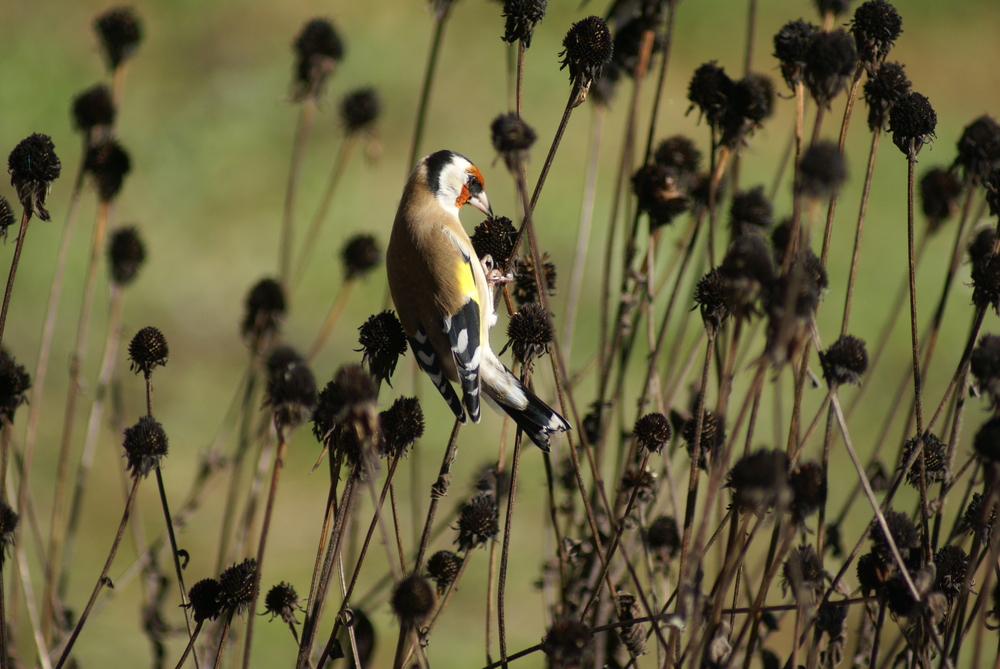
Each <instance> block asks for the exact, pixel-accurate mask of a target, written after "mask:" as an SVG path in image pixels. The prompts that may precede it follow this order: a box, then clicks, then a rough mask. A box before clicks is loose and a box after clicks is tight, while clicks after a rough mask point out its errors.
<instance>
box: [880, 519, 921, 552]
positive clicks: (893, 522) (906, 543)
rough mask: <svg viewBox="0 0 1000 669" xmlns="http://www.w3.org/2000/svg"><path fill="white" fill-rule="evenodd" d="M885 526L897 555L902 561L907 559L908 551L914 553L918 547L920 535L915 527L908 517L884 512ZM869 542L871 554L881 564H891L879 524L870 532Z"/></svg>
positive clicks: (889, 550) (888, 549)
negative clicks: (894, 544)
mask: <svg viewBox="0 0 1000 669" xmlns="http://www.w3.org/2000/svg"><path fill="white" fill-rule="evenodd" d="M885 524H886V525H887V526H888V528H889V534H891V535H892V538H893V541H895V542H896V547H897V548H898V549H899V554H900V555H901V556H902V558H903V560H906V559H908V558H909V557H910V551H915V550H917V549H918V548H919V547H920V533H919V532H917V526H916V525H914V524H913V521H912V520H910V517H909V516H908V515H906V514H905V513H902V512H900V511H886V512H885ZM871 542H872V553H873V554H874V555H875V556H876V557H877V558H879V559H880V560H882V561H883V562H885V563H891V562H892V560H893V556H892V550H891V549H890V548H889V542H888V540H887V539H886V537H885V532H883V531H882V525H881V523H879V524H876V525H875V528H874V529H873V530H872V533H871Z"/></svg>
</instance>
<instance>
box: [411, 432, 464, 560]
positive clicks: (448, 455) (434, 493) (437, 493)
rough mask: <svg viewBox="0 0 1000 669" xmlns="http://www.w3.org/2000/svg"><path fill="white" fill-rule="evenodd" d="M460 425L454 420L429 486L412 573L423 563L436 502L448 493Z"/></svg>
mask: <svg viewBox="0 0 1000 669" xmlns="http://www.w3.org/2000/svg"><path fill="white" fill-rule="evenodd" d="M461 427H462V423H461V421H459V420H456V421H455V425H454V427H452V429H451V437H449V438H448V446H447V447H446V448H445V450H444V458H442V460H441V469H440V470H439V472H438V478H437V481H435V483H434V485H433V486H431V503H430V506H428V507H427V520H426V521H424V531H423V533H422V534H421V535H420V544H419V545H418V547H417V557H416V558H415V559H414V560H413V571H414V573H417V572H419V571H420V567H422V566H423V564H424V555H426V553H427V545H428V544H429V543H430V537H431V528H432V527H433V526H434V516H435V515H436V514H437V507H438V503H439V501H440V500H441V498H442V497H444V496H445V495H447V494H448V487H449V485H450V482H451V465H452V463H453V462H454V461H455V452H456V451H457V450H458V431H459V429H460V428H461Z"/></svg>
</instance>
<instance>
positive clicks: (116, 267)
mask: <svg viewBox="0 0 1000 669" xmlns="http://www.w3.org/2000/svg"><path fill="white" fill-rule="evenodd" d="M145 260H146V247H145V246H144V245H143V243H142V238H141V237H140V236H139V230H138V229H137V228H136V227H135V226H129V227H127V228H121V229H119V230H115V232H114V233H112V235H111V241H110V242H109V243H108V263H109V265H110V266H111V267H110V269H111V280H112V281H114V282H115V283H116V284H118V285H119V286H127V285H128V284H130V283H132V281H133V280H134V279H135V275H136V274H137V273H138V272H139V268H140V267H142V264H143V262H145Z"/></svg>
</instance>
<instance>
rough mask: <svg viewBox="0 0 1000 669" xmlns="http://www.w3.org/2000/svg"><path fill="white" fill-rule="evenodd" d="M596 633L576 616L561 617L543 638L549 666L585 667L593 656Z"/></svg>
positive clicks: (567, 668)
mask: <svg viewBox="0 0 1000 669" xmlns="http://www.w3.org/2000/svg"><path fill="white" fill-rule="evenodd" d="M593 639H594V635H593V634H592V633H591V631H590V628H589V627H588V626H587V624H586V623H584V622H582V621H580V619H579V618H577V617H575V616H568V617H564V618H559V619H558V620H556V621H555V622H553V623H552V626H551V627H549V629H548V631H547V632H546V633H545V637H544V638H543V639H542V652H543V653H545V656H546V657H548V658H549V666H551V667H554V668H560V669H570V668H573V667H583V666H587V664H588V663H589V662H590V661H591V658H592V657H593V644H592V642H593Z"/></svg>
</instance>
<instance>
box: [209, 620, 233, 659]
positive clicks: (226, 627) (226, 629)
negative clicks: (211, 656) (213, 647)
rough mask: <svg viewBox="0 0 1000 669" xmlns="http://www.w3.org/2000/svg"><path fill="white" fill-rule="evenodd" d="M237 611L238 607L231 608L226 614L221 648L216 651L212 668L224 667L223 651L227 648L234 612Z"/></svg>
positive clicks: (220, 643) (220, 642)
mask: <svg viewBox="0 0 1000 669" xmlns="http://www.w3.org/2000/svg"><path fill="white" fill-rule="evenodd" d="M235 613H236V609H230V610H229V613H228V614H227V615H226V622H225V624H224V625H223V626H222V636H221V638H220V639H219V649H218V650H217V651H216V653H215V663H214V664H213V665H212V669H220V667H222V653H223V651H225V650H226V640H227V639H229V629H230V628H231V627H232V626H233V614H235Z"/></svg>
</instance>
